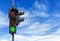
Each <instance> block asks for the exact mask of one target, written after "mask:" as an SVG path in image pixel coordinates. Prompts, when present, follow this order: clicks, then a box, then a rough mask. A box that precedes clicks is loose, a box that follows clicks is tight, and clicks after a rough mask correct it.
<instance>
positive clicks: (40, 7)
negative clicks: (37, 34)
mask: <svg viewBox="0 0 60 41" xmlns="http://www.w3.org/2000/svg"><path fill="white" fill-rule="evenodd" d="M33 6H34V7H35V8H37V9H39V10H41V11H45V10H47V6H46V5H45V4H41V3H39V2H38V1H35V3H34V4H33Z"/></svg>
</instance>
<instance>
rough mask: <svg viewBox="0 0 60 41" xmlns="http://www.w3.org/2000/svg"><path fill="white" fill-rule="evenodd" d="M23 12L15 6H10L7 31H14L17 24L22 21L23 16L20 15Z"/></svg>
mask: <svg viewBox="0 0 60 41" xmlns="http://www.w3.org/2000/svg"><path fill="white" fill-rule="evenodd" d="M23 14H24V12H19V11H18V10H17V9H15V8H12V9H11V10H10V11H9V32H10V33H11V34H14V33H16V26H18V25H19V23H20V22H23V21H24V18H21V17H20V16H21V15H23Z"/></svg>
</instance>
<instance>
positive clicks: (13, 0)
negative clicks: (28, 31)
mask: <svg viewBox="0 0 60 41" xmlns="http://www.w3.org/2000/svg"><path fill="white" fill-rule="evenodd" d="M12 8H14V0H12Z"/></svg>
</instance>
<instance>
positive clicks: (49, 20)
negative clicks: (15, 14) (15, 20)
mask: <svg viewBox="0 0 60 41" xmlns="http://www.w3.org/2000/svg"><path fill="white" fill-rule="evenodd" d="M11 2H12V1H11V0H4V1H3V0H0V37H1V38H0V41H11V35H10V34H9V18H8V10H9V8H11ZM15 8H17V9H19V11H20V10H21V11H25V14H24V15H23V16H22V17H24V18H25V20H24V22H21V23H20V24H19V25H18V26H17V33H16V34H15V41H59V40H60V0H15Z"/></svg>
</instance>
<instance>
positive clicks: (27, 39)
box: [1, 35, 60, 41]
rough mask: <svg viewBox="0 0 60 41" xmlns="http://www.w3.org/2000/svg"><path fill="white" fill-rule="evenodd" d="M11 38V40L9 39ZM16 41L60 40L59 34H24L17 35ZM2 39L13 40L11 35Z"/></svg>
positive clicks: (4, 40) (5, 40)
mask: <svg viewBox="0 0 60 41" xmlns="http://www.w3.org/2000/svg"><path fill="white" fill-rule="evenodd" d="M9 39H10V40H9ZM14 39H15V41H60V36H59V35H47V36H23V35H15V38H14ZM1 41H11V37H10V38H8V36H7V38H6V37H5V38H2V39H1Z"/></svg>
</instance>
